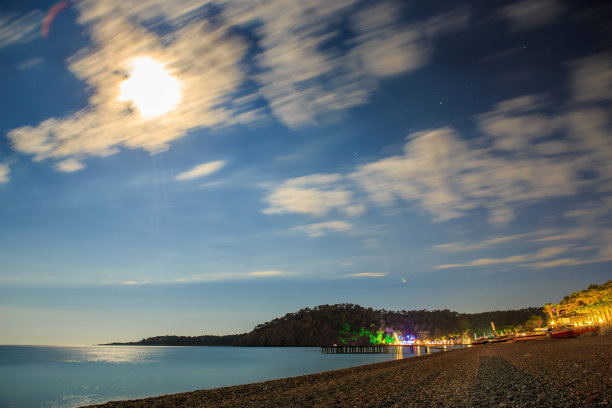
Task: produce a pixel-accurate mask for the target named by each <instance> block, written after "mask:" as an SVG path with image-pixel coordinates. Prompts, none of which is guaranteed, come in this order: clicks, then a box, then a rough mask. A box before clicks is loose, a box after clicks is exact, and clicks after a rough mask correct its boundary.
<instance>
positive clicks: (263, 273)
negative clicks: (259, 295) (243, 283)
mask: <svg viewBox="0 0 612 408" xmlns="http://www.w3.org/2000/svg"><path fill="white" fill-rule="evenodd" d="M284 274H285V272H283V271H277V270H269V271H255V272H251V273H249V276H259V277H263V276H278V275H284Z"/></svg>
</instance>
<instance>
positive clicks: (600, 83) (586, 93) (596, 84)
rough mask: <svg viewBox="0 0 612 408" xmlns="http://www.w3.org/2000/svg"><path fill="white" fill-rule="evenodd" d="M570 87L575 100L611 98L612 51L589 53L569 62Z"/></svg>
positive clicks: (600, 100) (589, 100) (597, 100)
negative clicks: (589, 54) (570, 70)
mask: <svg viewBox="0 0 612 408" xmlns="http://www.w3.org/2000/svg"><path fill="white" fill-rule="evenodd" d="M569 66H570V68H571V69H572V79H571V87H572V92H573V98H574V101H576V102H602V101H606V100H608V101H609V100H610V99H612V53H610V52H605V53H601V54H595V55H591V56H589V57H586V58H581V59H578V60H575V61H571V62H570V63H569Z"/></svg>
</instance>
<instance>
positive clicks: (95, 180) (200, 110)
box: [0, 0, 612, 344]
mask: <svg viewBox="0 0 612 408" xmlns="http://www.w3.org/2000/svg"><path fill="white" fill-rule="evenodd" d="M611 22H612V7H610V6H609V5H606V2H594V1H561V0H523V1H515V2H512V1H490V0H486V1H484V0H483V1H471V2H470V1H426V0H423V1H398V2H393V1H357V0H334V1H329V0H258V1H254V0H211V1H204V0H183V1H177V2H171V1H165V0H143V1H127V0H82V1H72V2H58V3H55V2H48V1H16V0H15V1H3V2H2V3H1V4H0V78H1V79H0V108H1V112H2V114H1V115H0V131H1V132H0V195H1V200H0V203H1V204H0V225H1V228H0V326H1V327H2V330H0V344H91V343H101V342H107V341H117V340H125V341H129V340H139V339H141V338H143V337H148V336H153V335H163V334H178V335H201V334H230V333H240V332H246V331H249V330H251V329H252V328H253V327H254V326H255V325H256V324H259V323H262V322H265V321H269V320H271V319H273V318H275V317H279V316H282V315H284V314H285V313H287V312H293V311H296V310H298V309H300V308H303V307H312V306H316V305H318V304H325V303H328V304H333V303H357V304H360V305H362V306H366V307H367V306H372V307H374V308H385V309H390V310H402V309H405V310H410V309H445V308H448V309H451V310H456V311H459V312H477V311H486V310H500V309H509V308H521V307H528V306H541V305H543V304H544V303H547V302H558V301H560V300H561V299H562V298H563V296H565V295H566V294H569V293H571V292H573V291H576V290H580V289H583V288H584V287H586V286H588V285H589V284H591V283H602V282H604V281H606V280H608V279H610V278H611V277H612V276H611V275H612V274H611V273H610V267H611V266H612V223H611V220H612V217H611V216H612V135H611V132H610V130H611V115H610V113H611V112H612V110H611V109H610V108H611V99H612V32H611V27H612V23H611Z"/></svg>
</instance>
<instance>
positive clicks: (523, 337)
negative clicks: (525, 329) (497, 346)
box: [514, 332, 546, 343]
mask: <svg viewBox="0 0 612 408" xmlns="http://www.w3.org/2000/svg"><path fill="white" fill-rule="evenodd" d="M545 338H546V333H545V332H544V333H517V334H516V336H515V337H514V341H515V342H519V343H520V342H523V341H533V340H542V339H545Z"/></svg>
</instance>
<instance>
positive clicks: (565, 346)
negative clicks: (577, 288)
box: [90, 330, 612, 408]
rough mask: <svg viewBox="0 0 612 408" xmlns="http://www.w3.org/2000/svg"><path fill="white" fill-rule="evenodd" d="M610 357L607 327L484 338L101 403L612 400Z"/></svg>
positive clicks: (586, 403)
mask: <svg viewBox="0 0 612 408" xmlns="http://www.w3.org/2000/svg"><path fill="white" fill-rule="evenodd" d="M611 355H612V333H610V331H609V330H608V331H606V333H604V332H603V331H602V332H601V333H600V334H599V335H593V334H591V333H589V334H585V335H582V336H580V337H578V338H575V339H564V340H555V339H544V340H539V341H533V342H526V343H498V344H485V345H480V346H472V347H469V348H466V349H461V350H453V351H447V352H439V353H434V354H429V355H423V356H420V357H413V358H406V359H402V360H394V361H390V362H384V363H377V364H370V365H364V366H359V367H353V368H347V369H342V370H335V371H327V372H323V373H318V374H312V375H305V376H300V377H292V378H283V379H279V380H273V381H266V382H261V383H254V384H245V385H238V386H233V387H223V388H216V389H210V390H200V391H193V392H185V393H180V394H171V395H164V396H159V397H152V398H145V399H140V400H130V401H111V402H107V403H105V404H101V405H95V407H104V408H114V407H117V408H119V407H121V408H127V407H143V408H144V407H147V408H148V407H185V408H191V407H351V408H352V407H360V408H361V407H371V408H378V407H597V406H610V404H612V359H611ZM329 357H330V358H334V357H333V355H330V356H329ZM90 407H94V406H90Z"/></svg>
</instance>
